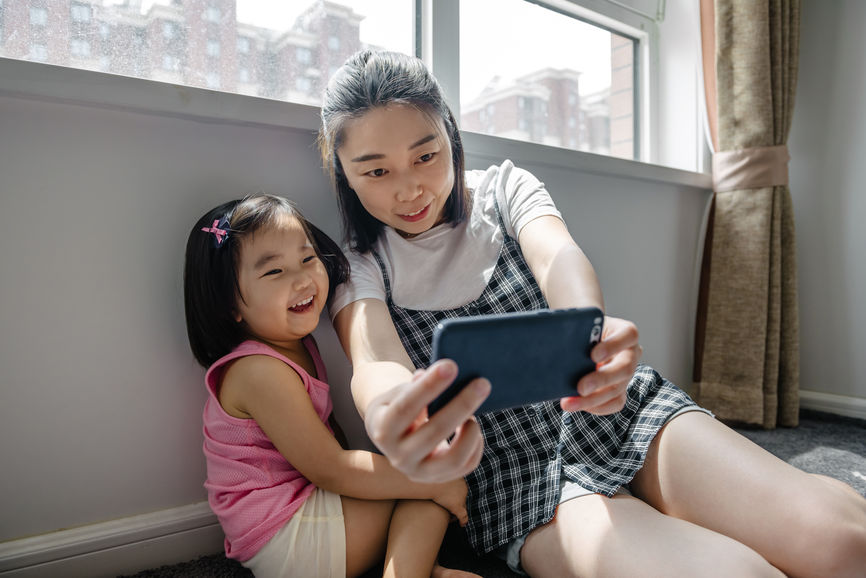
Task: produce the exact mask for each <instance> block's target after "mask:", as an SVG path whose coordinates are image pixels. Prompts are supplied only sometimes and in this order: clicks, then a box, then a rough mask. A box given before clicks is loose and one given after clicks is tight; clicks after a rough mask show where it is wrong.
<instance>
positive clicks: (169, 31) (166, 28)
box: [162, 22, 177, 40]
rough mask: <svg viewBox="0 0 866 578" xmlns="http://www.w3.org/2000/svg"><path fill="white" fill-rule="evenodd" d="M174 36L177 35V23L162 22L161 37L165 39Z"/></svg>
mask: <svg viewBox="0 0 866 578" xmlns="http://www.w3.org/2000/svg"><path fill="white" fill-rule="evenodd" d="M175 36H177V24H175V23H174V22H163V23H162V37H163V38H165V39H166V40H171V39H172V38H174V37H175Z"/></svg>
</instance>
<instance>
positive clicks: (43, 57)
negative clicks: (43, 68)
mask: <svg viewBox="0 0 866 578" xmlns="http://www.w3.org/2000/svg"><path fill="white" fill-rule="evenodd" d="M30 59H31V60H36V61H38V62H45V61H47V60H48V48H46V47H45V45H44V44H31V45H30Z"/></svg>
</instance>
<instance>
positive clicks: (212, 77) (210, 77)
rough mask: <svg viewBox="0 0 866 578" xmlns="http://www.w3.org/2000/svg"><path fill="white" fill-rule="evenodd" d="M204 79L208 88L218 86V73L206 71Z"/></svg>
mask: <svg viewBox="0 0 866 578" xmlns="http://www.w3.org/2000/svg"><path fill="white" fill-rule="evenodd" d="M205 81H206V82H207V87H208V88H219V87H220V75H219V74H217V73H216V72H208V73H207V75H205Z"/></svg>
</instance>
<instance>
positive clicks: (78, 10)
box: [71, 4, 90, 22]
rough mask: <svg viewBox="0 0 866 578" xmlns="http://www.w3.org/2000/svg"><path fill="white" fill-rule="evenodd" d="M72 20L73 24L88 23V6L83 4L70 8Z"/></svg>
mask: <svg viewBox="0 0 866 578" xmlns="http://www.w3.org/2000/svg"><path fill="white" fill-rule="evenodd" d="M71 15H72V20H73V21H75V22H90V6H85V5H84V4H73V5H72V8H71Z"/></svg>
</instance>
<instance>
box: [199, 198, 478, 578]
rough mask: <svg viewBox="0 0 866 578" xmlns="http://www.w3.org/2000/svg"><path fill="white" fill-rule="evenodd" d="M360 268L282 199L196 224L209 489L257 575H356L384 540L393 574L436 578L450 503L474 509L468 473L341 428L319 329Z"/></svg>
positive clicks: (259, 201)
mask: <svg viewBox="0 0 866 578" xmlns="http://www.w3.org/2000/svg"><path fill="white" fill-rule="evenodd" d="M348 272H349V267H348V263H347V262H346V258H345V257H344V255H343V254H342V253H341V252H340V250H339V248H338V247H337V246H336V245H335V244H334V242H333V241H332V240H331V239H329V238H328V236H327V235H325V234H324V233H323V232H321V231H320V230H319V229H317V228H316V227H315V226H313V225H312V224H311V223H309V222H307V221H306V220H305V219H304V217H303V216H301V214H300V213H299V212H298V211H297V210H296V209H295V208H293V206H292V205H291V204H290V203H289V202H288V201H287V200H286V199H283V198H281V197H276V196H270V195H261V194H260V195H254V196H249V197H246V198H244V199H242V200H237V201H231V202H229V203H225V204H223V205H220V206H219V207H216V208H215V209H213V210H212V211H209V212H208V213H207V214H206V215H204V216H203V217H202V218H201V219H200V220H199V221H198V222H197V223H196V225H195V226H194V227H193V229H192V231H191V232H190V235H189V240H188V242H187V248H186V265H185V270H184V292H185V305H186V321H187V332H188V335H189V341H190V346H191V348H192V351H193V354H194V355H195V358H196V359H197V360H198V361H199V363H201V365H203V366H204V367H206V368H209V369H208V371H207V375H206V378H205V381H206V385H207V389H208V393H209V398H208V401H207V403H206V404H205V409H204V416H203V419H204V438H205V441H204V453H205V456H206V458H207V469H208V477H207V481H206V482H205V487H206V488H207V490H208V499H209V502H210V505H211V508H212V509H213V511H214V512H215V513H216V515H217V517H218V518H219V521H220V524H221V525H222V527H223V530H224V531H225V535H226V539H225V549H226V555H227V556H228V557H230V558H234V559H237V560H239V561H240V562H242V563H243V564H244V566H246V567H248V568H250V569H252V571H253V573H254V574H255V575H256V576H280V577H281V576H301V577H309V576H332V577H336V576H340V577H343V576H347V575H348V576H357V575H359V574H361V573H363V572H364V571H365V570H367V569H368V568H370V567H371V566H372V565H373V564H374V563H376V562H377V561H378V560H380V559H381V556H382V555H383V554H386V547H387V554H386V561H385V574H386V575H389V576H396V575H399V576H430V575H431V573H432V572H433V571H434V562H435V557H436V554H437V552H438V549H439V545H440V543H441V539H442V537H443V535H444V532H445V529H446V526H447V523H448V520H449V514H448V512H451V513H453V514H454V515H455V516H456V517H457V518H458V519H459V520H460V521H461V523H464V522H465V520H466V510H465V497H466V488H465V484H464V482H463V481H462V480H458V481H453V482H449V483H415V482H411V481H409V480H408V479H407V478H406V476H405V475H403V474H402V473H400V472H398V471H397V470H395V469H394V468H393V467H392V466H391V465H390V463H389V462H388V460H386V459H385V458H384V457H382V456H380V455H377V454H373V453H370V452H365V451H350V450H345V449H343V448H342V447H341V446H340V444H339V443H338V442H337V440H336V439H335V437H334V429H333V423H332V421H331V407H332V406H331V398H330V395H329V389H328V385H327V383H326V381H325V380H326V378H325V368H324V365H323V364H322V360H321V358H320V357H319V353H318V350H317V349H316V344H315V342H314V341H313V337H312V336H311V335H310V334H311V332H312V331H313V330H314V329H315V328H316V325H317V324H318V321H319V315H320V313H321V312H322V309H323V308H324V307H325V303H326V301H327V299H328V295H329V294H330V293H331V292H332V291H333V290H334V287H335V286H336V285H338V284H339V283H341V282H343V281H344V280H345V279H346V276H347V274H348ZM393 499H401V500H404V501H400V502H397V503H396V506H395V503H394V502H393V501H392V500H393ZM426 500H433V502H431V501H426ZM434 502H435V503H434ZM437 504H439V505H437ZM440 506H441V507H440ZM443 508H444V509H443ZM435 570H436V574H439V575H442V574H443V573H444V572H445V571H444V569H442V568H440V567H438V566H437V567H436V568H435ZM455 574H463V573H456V572H455ZM464 575H465V574H464Z"/></svg>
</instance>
